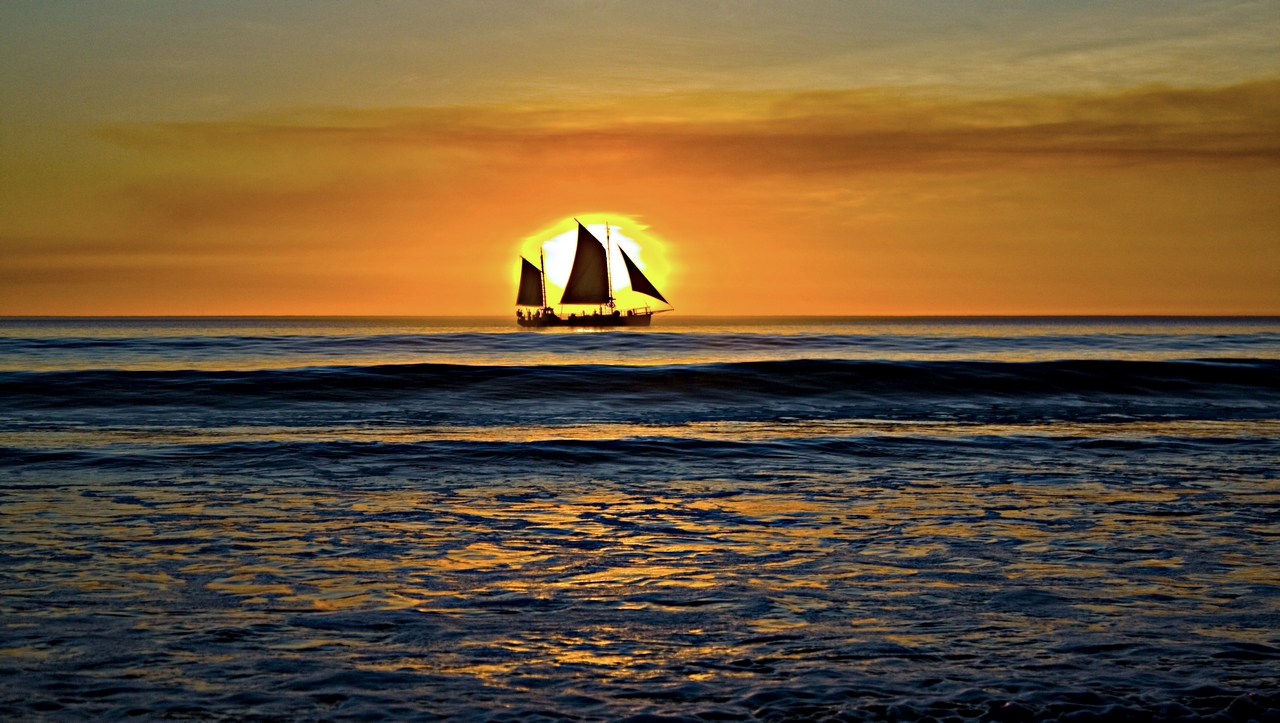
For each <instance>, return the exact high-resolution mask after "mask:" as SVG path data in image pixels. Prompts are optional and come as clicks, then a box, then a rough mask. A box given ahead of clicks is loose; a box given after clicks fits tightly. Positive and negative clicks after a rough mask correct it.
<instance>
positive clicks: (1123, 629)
mask: <svg viewBox="0 0 1280 723" xmlns="http://www.w3.org/2000/svg"><path fill="white" fill-rule="evenodd" d="M0 619H2V621H3V625H0V681H2V682H0V717H3V718H7V719H14V720H57V721H62V720H68V721H70V720H86V719H102V718H110V719H130V720H148V719H194V720H235V721H245V720H335V721H336V720H361V721H364V720H380V719H388V720H487V719H492V720H521V721H550V720H575V721H614V720H622V719H630V720H632V721H674V720H682V721H739V720H741V721H751V720H768V721H784V720H899V721H939V722H947V723H951V722H955V721H961V720H983V721H1002V722H1003V721H1010V722H1012V721H1033V720H1034V721H1042V720H1054V719H1056V720H1060V721H1063V723H1088V722H1090V721H1098V720H1131V721H1140V722H1142V723H1147V722H1149V721H1175V720H1176V721H1193V720H1201V719H1203V720H1214V721H1221V722H1222V723H1227V722H1228V721H1238V722H1239V723H1245V721H1249V720H1257V721H1259V722H1260V723H1263V722H1266V721H1272V722H1274V721H1280V711H1278V710H1277V709H1280V319H1274V318H1268V319H1257V318H1239V319H1231V318H1150V319H1146V318H1099V319H1085V318H1062V319H1054V318H957V319H856V318H849V319H846V318H840V319H835V318H795V319H780V318H769V319H746V318H733V319H728V318H725V319H721V318H689V317H681V316H679V315H664V316H662V317H659V318H658V319H657V320H656V321H655V322H654V326H653V327H652V328H650V329H647V330H633V331H626V330H622V331H606V332H576V333H575V332H546V331H543V332H537V331H517V330H516V328H515V323H514V319H506V318H502V319H492V318H483V319H313V318H302V319H290V318H249V319H247V318H228V319H221V318H209V319H167V318H158V319H136V318H120V319H14V318H10V319H0Z"/></svg>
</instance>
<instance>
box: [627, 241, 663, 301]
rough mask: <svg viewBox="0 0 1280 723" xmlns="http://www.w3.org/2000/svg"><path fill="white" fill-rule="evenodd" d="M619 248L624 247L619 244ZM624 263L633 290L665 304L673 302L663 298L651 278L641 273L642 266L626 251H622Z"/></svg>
mask: <svg viewBox="0 0 1280 723" xmlns="http://www.w3.org/2000/svg"><path fill="white" fill-rule="evenodd" d="M618 250H619V251H622V247H621V246H619V247H618ZM622 263H624V264H626V265H627V276H629V277H631V290H632V291H639V292H640V293H642V294H648V295H649V296H652V297H653V298H655V299H657V300H658V301H661V302H662V303H664V304H670V303H671V302H670V301H667V300H666V299H664V298H662V294H659V293H658V290H657V289H656V288H654V286H653V284H651V283H649V280H648V279H646V278H645V277H644V274H642V273H640V267H639V266H636V262H634V261H632V260H631V257H630V256H628V255H627V252H626V251H622Z"/></svg>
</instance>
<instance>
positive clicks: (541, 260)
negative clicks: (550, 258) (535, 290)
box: [538, 246, 547, 309]
mask: <svg viewBox="0 0 1280 723" xmlns="http://www.w3.org/2000/svg"><path fill="white" fill-rule="evenodd" d="M546 257H547V252H546V251H543V250H542V247H541V246H539V247H538V269H539V270H541V271H542V308H544V309H545V308H547V258H546Z"/></svg>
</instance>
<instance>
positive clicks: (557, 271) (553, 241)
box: [511, 212, 673, 308]
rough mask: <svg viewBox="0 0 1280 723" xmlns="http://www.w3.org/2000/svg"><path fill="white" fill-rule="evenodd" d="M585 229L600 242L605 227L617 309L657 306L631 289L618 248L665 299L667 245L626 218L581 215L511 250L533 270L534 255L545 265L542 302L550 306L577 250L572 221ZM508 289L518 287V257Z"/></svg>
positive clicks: (667, 292) (575, 226)
mask: <svg viewBox="0 0 1280 723" xmlns="http://www.w3.org/2000/svg"><path fill="white" fill-rule="evenodd" d="M579 221H580V222H582V225H583V226H585V227H586V228H587V230H588V231H590V232H591V233H592V234H594V235H595V237H596V238H598V239H600V241H601V242H605V241H606V230H605V229H606V225H607V226H608V234H607V235H608V241H609V242H610V249H611V251H612V255H611V257H610V260H609V261H610V277H611V278H612V280H613V290H614V295H615V296H616V297H617V299H618V306H619V308H631V307H636V306H644V305H646V304H649V305H661V303H662V302H660V301H657V300H656V299H651V298H649V297H648V296H645V295H644V294H639V293H636V292H634V291H632V290H631V280H630V278H629V277H628V276H627V270H626V267H625V266H624V265H623V262H622V253H621V251H620V249H621V250H625V251H626V252H627V256H629V257H630V258H631V260H632V261H634V262H635V264H636V266H638V267H640V270H641V271H643V272H644V275H645V276H646V277H647V278H648V279H649V280H650V281H651V282H653V284H654V286H656V287H658V290H660V291H661V292H662V294H663V296H666V297H668V298H673V297H672V296H671V294H670V291H671V284H670V282H671V281H672V277H673V273H672V271H673V263H672V261H671V253H670V248H671V244H670V243H669V242H666V241H664V240H662V239H660V238H659V237H658V236H657V235H655V234H654V233H652V232H651V231H649V227H648V226H646V225H645V224H643V223H641V222H639V221H637V220H636V219H635V218H633V217H631V216H627V215H625V214H619V213H605V212H601V213H585V214H577V215H576V216H566V217H564V218H562V219H560V220H559V221H557V222H555V223H554V224H552V225H550V226H548V227H546V228H544V229H542V230H540V231H538V232H537V233H534V234H530V235H529V236H527V237H525V239H524V240H523V241H521V242H520V244H519V245H518V247H517V252H516V253H517V255H518V256H523V257H524V258H526V259H528V260H529V261H530V262H532V263H533V264H534V265H535V266H536V265H538V263H539V252H541V253H542V258H543V260H544V262H545V264H546V272H547V302H548V303H549V304H551V305H552V306H556V305H557V302H558V301H559V299H560V294H561V293H563V292H564V285H565V284H566V283H567V282H568V280H569V271H570V270H571V269H572V268H573V255H574V251H575V249H576V248H577V239H578V222H579ZM511 270H512V272H511V284H512V285H511V288H512V295H513V296H514V293H515V288H516V287H517V285H518V284H519V283H520V263H519V259H518V258H517V259H514V260H513V261H512V263H511Z"/></svg>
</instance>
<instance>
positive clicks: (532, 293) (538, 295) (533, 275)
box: [516, 256, 542, 306]
mask: <svg viewBox="0 0 1280 723" xmlns="http://www.w3.org/2000/svg"><path fill="white" fill-rule="evenodd" d="M516 306H542V272H541V271H539V270H538V267H537V266H534V265H533V264H531V263H529V260H528V259H526V258H524V257H523V256H521V257H520V293H519V294H518V295H516Z"/></svg>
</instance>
